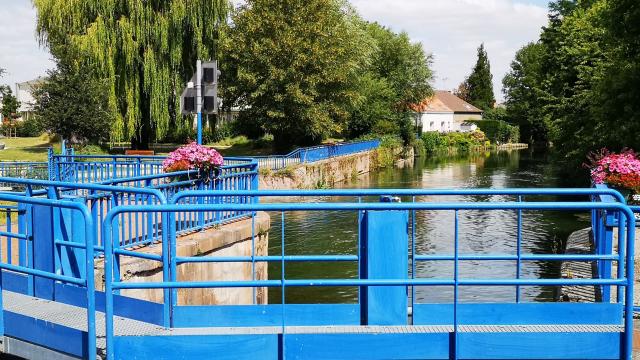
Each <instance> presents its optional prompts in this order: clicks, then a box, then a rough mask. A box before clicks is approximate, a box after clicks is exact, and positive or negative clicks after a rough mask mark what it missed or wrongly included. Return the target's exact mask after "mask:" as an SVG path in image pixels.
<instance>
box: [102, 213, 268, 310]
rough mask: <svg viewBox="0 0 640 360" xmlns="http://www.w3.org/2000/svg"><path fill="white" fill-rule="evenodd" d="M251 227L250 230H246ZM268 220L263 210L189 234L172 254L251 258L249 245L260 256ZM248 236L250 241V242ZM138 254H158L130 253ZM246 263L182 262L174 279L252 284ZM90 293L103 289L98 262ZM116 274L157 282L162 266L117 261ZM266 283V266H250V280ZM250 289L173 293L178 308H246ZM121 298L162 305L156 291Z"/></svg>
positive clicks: (263, 298)
mask: <svg viewBox="0 0 640 360" xmlns="http://www.w3.org/2000/svg"><path fill="white" fill-rule="evenodd" d="M252 224H254V225H255V229H254V230H253V231H252ZM269 227H270V218H269V215H268V214H267V213H265V212H259V213H257V215H256V217H255V220H254V221H252V219H251V218H247V219H243V220H239V221H235V222H232V223H229V224H225V225H223V226H220V227H212V228H209V229H206V230H204V231H199V232H193V233H190V234H186V235H183V236H180V237H178V239H177V256H185V257H189V256H203V257H204V256H210V257H228V256H249V257H250V256H251V253H252V251H251V250H252V247H253V246H255V255H256V256H266V255H267V251H268V245H269ZM252 235H253V241H252ZM135 251H136V252H140V253H147V254H156V255H160V254H161V252H162V245H161V244H160V243H157V244H153V245H150V246H145V247H142V248H139V249H137V250H135ZM252 267H253V265H252V264H251V263H187V264H180V265H179V266H178V268H177V270H178V274H177V280H178V281H234V280H235V281H240V280H252V279H253V278H254V275H253V274H252ZM95 269H96V289H98V290H101V291H103V290H104V276H103V274H104V270H103V260H102V259H98V260H96V262H95ZM120 274H121V276H122V278H123V280H124V281H125V282H162V264H161V263H159V262H157V261H153V260H146V259H140V258H133V257H125V256H122V257H121V261H120ZM266 279H267V264H266V263H264V262H261V263H258V262H257V263H255V280H266ZM253 292H254V290H253V289H252V288H237V289H235V288H219V289H179V290H178V305H248V304H253V295H254V294H253ZM122 295H125V296H129V297H134V298H138V299H142V300H149V301H153V302H162V301H163V299H162V290H159V289H135V290H123V291H122ZM255 296H256V303H257V304H266V303H267V291H266V289H264V288H259V289H257V290H256V292H255Z"/></svg>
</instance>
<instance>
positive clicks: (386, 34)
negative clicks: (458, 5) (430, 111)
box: [347, 23, 433, 137]
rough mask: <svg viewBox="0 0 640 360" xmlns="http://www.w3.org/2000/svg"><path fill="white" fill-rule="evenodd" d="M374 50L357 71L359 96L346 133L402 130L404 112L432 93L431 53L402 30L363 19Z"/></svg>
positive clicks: (361, 133) (353, 135)
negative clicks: (364, 64) (359, 70)
mask: <svg viewBox="0 0 640 360" xmlns="http://www.w3.org/2000/svg"><path fill="white" fill-rule="evenodd" d="M364 26H365V28H366V30H367V31H366V33H367V35H368V36H370V37H371V38H372V39H373V45H374V48H373V49H374V51H373V53H372V55H371V60H370V62H369V66H368V67H367V69H366V71H365V72H364V73H362V74H359V77H358V85H357V93H358V98H357V101H356V104H355V106H354V109H353V111H352V113H351V118H350V120H349V125H348V129H347V135H348V136H349V137H358V136H361V135H364V134H367V133H370V132H376V133H388V132H396V133H397V132H399V131H401V128H402V126H405V124H403V123H404V122H405V121H406V117H407V116H406V115H407V114H406V112H408V111H410V106H411V105H412V104H418V103H420V102H422V101H423V100H424V99H426V98H427V97H429V96H431V95H432V94H433V89H432V88H431V85H430V81H431V79H432V77H433V73H432V71H431V69H430V66H431V61H432V57H431V55H427V54H426V53H425V51H424V49H423V48H422V45H421V44H420V43H412V42H411V40H410V39H409V36H408V34H407V33H405V32H401V33H395V32H393V31H392V30H390V29H388V28H386V27H384V26H381V25H379V24H377V23H364Z"/></svg>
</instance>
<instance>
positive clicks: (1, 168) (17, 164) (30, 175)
mask: <svg viewBox="0 0 640 360" xmlns="http://www.w3.org/2000/svg"><path fill="white" fill-rule="evenodd" d="M0 177H12V178H23V179H40V180H47V179H49V167H48V163H46V162H27V161H0ZM0 187H10V185H9V184H6V183H0ZM12 190H13V189H12Z"/></svg>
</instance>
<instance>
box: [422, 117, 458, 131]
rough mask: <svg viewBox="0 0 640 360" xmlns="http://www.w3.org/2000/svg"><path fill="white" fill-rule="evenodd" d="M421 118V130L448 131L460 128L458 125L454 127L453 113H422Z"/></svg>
mask: <svg viewBox="0 0 640 360" xmlns="http://www.w3.org/2000/svg"><path fill="white" fill-rule="evenodd" d="M421 120H422V132H428V131H439V132H449V131H457V130H460V128H459V127H460V126H459V125H458V128H457V129H456V125H455V122H454V116H453V113H422V114H421Z"/></svg>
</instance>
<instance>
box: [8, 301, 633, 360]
mask: <svg viewBox="0 0 640 360" xmlns="http://www.w3.org/2000/svg"><path fill="white" fill-rule="evenodd" d="M3 295H4V301H5V306H4V308H5V310H4V312H5V314H4V315H5V319H6V328H5V338H4V346H5V351H7V352H9V353H13V354H15V355H18V356H24V357H27V358H29V357H31V356H33V355H34V354H40V356H43V357H46V358H48V359H52V358H61V359H62V358H69V359H71V358H83V357H85V356H86V355H85V354H86V349H85V348H84V344H85V342H84V341H83V340H84V339H85V338H86V336H87V327H86V324H87V322H86V314H87V313H86V309H85V308H82V307H78V306H73V305H68V304H64V303H60V302H53V301H48V300H42V299H39V298H35V297H31V296H27V295H22V294H18V293H13V292H7V291H5V292H4V294H3ZM269 307H270V306H265V307H262V309H260V311H259V312H261V313H267V314H268V313H269V312H271V313H278V312H281V309H280V308H279V306H274V307H273V308H272V309H269ZM324 307H325V308H324V309H321V310H320V311H317V310H318V309H314V308H318V306H317V305H315V306H314V305H308V306H303V305H298V306H291V309H290V310H289V309H287V310H285V311H286V312H289V313H291V314H292V315H293V314H296V313H297V314H300V313H301V312H302V313H306V314H310V313H315V314H323V313H324V314H333V315H334V316H336V315H342V314H341V313H343V312H344V311H345V309H344V307H342V306H338V308H336V311H335V312H334V311H332V309H331V307H332V306H331V305H329V306H324ZM340 307H342V309H340ZM354 307H355V306H354ZM447 307H448V306H446V305H423V306H421V308H422V309H419V310H418V309H416V310H417V311H418V314H420V313H422V312H423V311H424V314H425V315H427V317H428V315H429V314H434V311H438V312H437V313H438V314H443V313H447V312H448V311H447ZM296 308H297V309H296ZM141 310H142V309H141ZM207 310H211V311H210V313H211V315H212V316H210V317H207V319H208V320H209V321H211V322H216V319H217V317H216V316H215V315H216V314H219V313H221V312H225V313H226V314H227V318H228V319H229V318H230V317H233V314H234V313H235V314H236V315H237V316H238V317H240V316H241V315H247V311H246V310H251V309H250V307H248V306H247V307H244V308H243V307H235V306H234V307H231V308H230V309H222V308H221V307H210V309H206V307H205V308H202V307H200V308H199V309H198V312H199V313H200V314H201V316H203V317H206V315H207V312H208V311H207ZM243 310H244V311H243ZM352 310H356V309H352ZM449 310H450V309H449ZM462 310H463V311H462V313H463V314H467V315H468V316H469V318H467V319H466V320H462V321H461V323H462V324H464V323H467V322H469V323H477V324H476V325H460V326H459V328H458V338H457V342H458V343H457V347H458V358H459V359H523V358H529V359H555V358H565V359H619V358H620V352H619V344H620V342H621V334H622V332H623V331H624V326H622V325H602V323H605V322H607V321H606V320H614V319H616V318H617V319H619V318H620V317H619V316H616V315H620V311H619V310H620V309H619V308H618V309H616V307H615V306H607V305H606V304H602V305H600V304H595V305H594V304H546V305H545V304H533V303H532V304H520V305H515V306H514V305H513V304H483V305H482V306H478V305H469V306H468V307H463V308H462ZM488 310H490V311H491V312H493V314H492V315H499V317H498V318H494V319H493V320H496V319H502V320H503V321H502V322H503V324H486V320H487V319H476V320H475V321H474V319H473V318H474V317H477V316H482V315H485V316H486V315H487V314H488ZM500 311H503V313H502V314H498V312H500ZM515 314H520V315H522V314H526V316H524V317H522V316H515ZM579 314H597V318H591V319H589V318H587V317H584V316H582V317H574V318H573V319H571V317H572V316H575V315H579ZM463 316H464V315H463ZM307 317H308V319H307V321H300V323H305V322H306V323H308V324H311V323H317V321H313V319H311V318H310V317H309V316H307ZM516 317H517V318H519V319H520V321H514V320H515V318H516ZM526 317H530V318H531V320H534V319H535V321H522V319H523V318H526ZM606 317H609V319H605V318H606ZM510 318H511V319H510ZM229 320H230V319H229ZM275 320H276V319H275V318H274V319H266V318H265V319H264V320H263V321H264V322H265V323H272V322H275ZM330 320H331V319H328V318H327V319H325V322H332V321H330ZM354 320H355V319H354ZM416 320H417V319H416ZM559 320H565V321H566V320H575V321H574V322H575V323H574V324H564V325H560V324H558V323H559ZM342 321H344V318H342ZM417 322H420V321H419V320H418V321H417ZM427 322H434V323H437V322H439V321H438V320H437V319H433V321H427ZM516 322H522V323H523V324H517V325H515V324H514V323H516ZM104 323H105V318H104V313H102V312H98V316H97V317H96V325H97V327H96V328H97V330H98V331H97V339H98V341H97V351H96V352H97V354H98V356H104V355H105V349H106V344H105V333H104ZM478 323H482V324H478ZM524 323H527V324H524ZM114 325H115V328H114V330H115V350H116V354H118V355H117V356H116V357H115V358H116V359H176V358H178V357H176V356H177V355H178V354H179V355H180V357H179V358H184V359H200V358H208V357H209V356H211V354H216V356H215V357H216V358H217V359H256V358H259V359H281V358H285V357H286V358H288V359H450V358H451V354H450V352H451V349H452V347H453V344H452V342H453V341H454V336H453V332H454V328H453V326H452V325H442V324H439V325H405V326H399V325H387V326H385V325H377V326H376V325H371V326H359V325H356V324H353V325H328V326H323V325H298V326H287V327H285V328H283V327H282V326H245V327H226V326H215V327H214V326H211V327H195V328H194V327H176V328H171V329H167V328H164V327H162V326H160V325H158V324H152V323H148V322H144V321H139V320H134V319H131V318H126V317H119V316H118V317H116V318H115V320H114ZM28 344H34V345H35V344H37V347H30V346H28ZM36 349H37V350H36ZM12 350H13V351H12ZM505 354H510V356H505Z"/></svg>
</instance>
